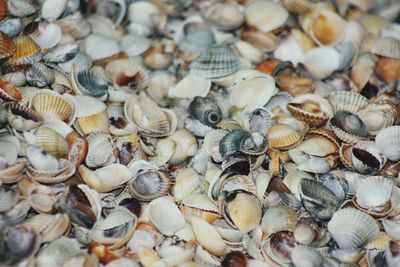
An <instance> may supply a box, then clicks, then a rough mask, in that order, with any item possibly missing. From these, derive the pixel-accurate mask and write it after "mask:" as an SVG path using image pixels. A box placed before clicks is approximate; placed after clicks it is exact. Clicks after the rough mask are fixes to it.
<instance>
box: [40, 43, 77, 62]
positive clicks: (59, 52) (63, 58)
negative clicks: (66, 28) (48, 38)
mask: <svg viewBox="0 0 400 267" xmlns="http://www.w3.org/2000/svg"><path fill="white" fill-rule="evenodd" d="M78 52H79V46H78V45H77V44H64V45H59V46H57V47H55V48H53V49H52V50H51V51H49V52H48V53H46V54H45V55H44V56H43V58H42V60H43V61H44V62H50V63H65V62H67V61H70V60H72V59H73V58H74V57H75V56H76V55H77V54H78Z"/></svg>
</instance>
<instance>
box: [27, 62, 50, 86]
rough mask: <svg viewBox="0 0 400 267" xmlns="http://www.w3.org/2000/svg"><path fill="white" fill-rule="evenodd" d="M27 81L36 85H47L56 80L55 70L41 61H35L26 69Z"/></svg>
mask: <svg viewBox="0 0 400 267" xmlns="http://www.w3.org/2000/svg"><path fill="white" fill-rule="evenodd" d="M25 77H26V81H27V83H28V84H29V85H31V86H35V87H45V86H48V85H51V84H53V83H54V81H55V76H54V71H53V70H52V69H50V68H48V67H47V66H46V65H44V64H41V63H34V64H33V65H32V66H30V67H29V68H28V69H27V70H26V71H25Z"/></svg>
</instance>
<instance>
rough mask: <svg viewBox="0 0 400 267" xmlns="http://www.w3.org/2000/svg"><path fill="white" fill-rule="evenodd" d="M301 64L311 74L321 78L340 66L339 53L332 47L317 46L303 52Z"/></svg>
mask: <svg viewBox="0 0 400 267" xmlns="http://www.w3.org/2000/svg"><path fill="white" fill-rule="evenodd" d="M303 64H304V65H305V66H306V68H307V70H308V71H309V72H310V73H311V75H313V76H314V77H315V78H317V79H323V78H327V77H329V76H330V75H331V74H332V73H333V72H334V71H336V70H337V69H338V68H339V67H340V55H339V53H338V51H337V50H336V49H334V48H331V47H317V48H314V49H312V50H310V51H309V52H307V53H306V54H305V56H304V62H303Z"/></svg>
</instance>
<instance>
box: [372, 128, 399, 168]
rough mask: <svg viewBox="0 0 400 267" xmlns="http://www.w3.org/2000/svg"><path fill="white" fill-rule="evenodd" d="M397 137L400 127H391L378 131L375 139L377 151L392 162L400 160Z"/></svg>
mask: <svg viewBox="0 0 400 267" xmlns="http://www.w3.org/2000/svg"><path fill="white" fill-rule="evenodd" d="M399 135H400V126H391V127H388V128H386V129H383V130H382V131H380V132H379V133H378V135H377V136H376V138H375V142H376V144H377V146H378V149H379V151H380V152H381V153H382V154H383V155H385V156H386V157H387V158H388V159H390V160H392V161H398V160H399V159H400V150H399V144H398V142H399Z"/></svg>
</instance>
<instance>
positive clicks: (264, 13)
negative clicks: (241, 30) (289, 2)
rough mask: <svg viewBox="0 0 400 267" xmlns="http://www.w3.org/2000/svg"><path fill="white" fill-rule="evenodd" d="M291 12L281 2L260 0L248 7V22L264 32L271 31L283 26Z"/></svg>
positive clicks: (246, 14) (246, 17) (246, 16)
mask: <svg viewBox="0 0 400 267" xmlns="http://www.w3.org/2000/svg"><path fill="white" fill-rule="evenodd" d="M288 17H289V13H288V12H287V11H286V9H285V8H284V7H282V6H281V5H280V4H279V3H275V2H272V1H264V0H258V1H254V2H252V3H251V4H249V5H248V6H247V7H246V12H245V19H246V23H247V24H248V25H250V26H254V27H256V28H258V29H259V30H261V31H263V32H269V31H272V30H275V29H277V28H279V27H281V26H283V25H284V24H285V22H286V20H287V19H288Z"/></svg>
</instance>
